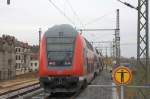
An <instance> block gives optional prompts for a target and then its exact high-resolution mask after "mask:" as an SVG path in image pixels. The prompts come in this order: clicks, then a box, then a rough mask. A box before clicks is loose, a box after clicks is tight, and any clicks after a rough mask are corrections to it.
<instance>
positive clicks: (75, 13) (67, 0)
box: [66, 0, 84, 27]
mask: <svg viewBox="0 0 150 99" xmlns="http://www.w3.org/2000/svg"><path fill="white" fill-rule="evenodd" d="M66 2H67V4H68V5H69V7H70V9H71V10H72V12H73V14H74V15H75V16H76V18H77V20H78V21H79V23H80V24H81V25H82V27H84V24H83V22H82V21H81V20H80V18H79V16H78V14H77V12H76V11H75V10H74V8H73V6H72V5H71V3H70V2H69V0H66Z"/></svg>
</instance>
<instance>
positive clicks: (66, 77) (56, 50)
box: [39, 25, 84, 93]
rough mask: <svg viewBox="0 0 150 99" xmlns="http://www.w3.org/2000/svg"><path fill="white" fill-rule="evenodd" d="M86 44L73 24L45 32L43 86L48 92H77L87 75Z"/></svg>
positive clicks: (42, 62) (42, 57) (40, 71)
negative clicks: (84, 53) (84, 50)
mask: <svg viewBox="0 0 150 99" xmlns="http://www.w3.org/2000/svg"><path fill="white" fill-rule="evenodd" d="M83 60H84V59H83V42H82V38H81V36H80V34H78V33H77V31H76V30H75V29H74V28H72V27H71V26H69V25H60V26H54V27H52V28H50V29H48V31H47V32H46V33H45V35H44V36H43V38H42V41H41V48H40V66H39V76H40V83H41V85H42V86H43V87H44V89H45V91H46V92H48V93H56V92H74V91H76V90H78V89H77V88H78V87H77V86H81V83H82V82H83V79H81V78H82V76H83V75H84V68H83V65H84V64H83V63H84V62H83Z"/></svg>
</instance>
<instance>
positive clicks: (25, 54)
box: [15, 41, 30, 75]
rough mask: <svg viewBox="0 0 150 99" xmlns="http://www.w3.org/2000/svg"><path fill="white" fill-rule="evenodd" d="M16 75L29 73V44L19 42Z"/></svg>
mask: <svg viewBox="0 0 150 99" xmlns="http://www.w3.org/2000/svg"><path fill="white" fill-rule="evenodd" d="M15 51H16V75H19V74H24V73H26V72H29V64H30V48H29V45H28V44H27V43H23V42H19V41H17V43H16V47H15Z"/></svg>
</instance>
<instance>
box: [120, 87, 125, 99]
mask: <svg viewBox="0 0 150 99" xmlns="http://www.w3.org/2000/svg"><path fill="white" fill-rule="evenodd" d="M120 97H121V98H120V99H124V86H123V85H121V95H120Z"/></svg>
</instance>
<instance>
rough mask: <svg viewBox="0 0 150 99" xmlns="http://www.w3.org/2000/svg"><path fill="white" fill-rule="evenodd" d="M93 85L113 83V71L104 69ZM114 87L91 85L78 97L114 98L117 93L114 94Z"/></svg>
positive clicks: (79, 98)
mask: <svg viewBox="0 0 150 99" xmlns="http://www.w3.org/2000/svg"><path fill="white" fill-rule="evenodd" d="M91 85H109V86H111V85H112V80H111V73H110V72H109V71H106V70H104V71H102V72H101V74H100V75H99V76H97V77H96V79H95V80H93V82H92V83H91ZM113 91H116V90H114V89H113V88H112V87H91V86H88V87H87V88H86V89H85V91H84V92H82V93H81V95H79V97H77V98H76V99H114V98H113V97H116V96H114V95H116V93H115V94H114V92H113Z"/></svg>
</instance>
